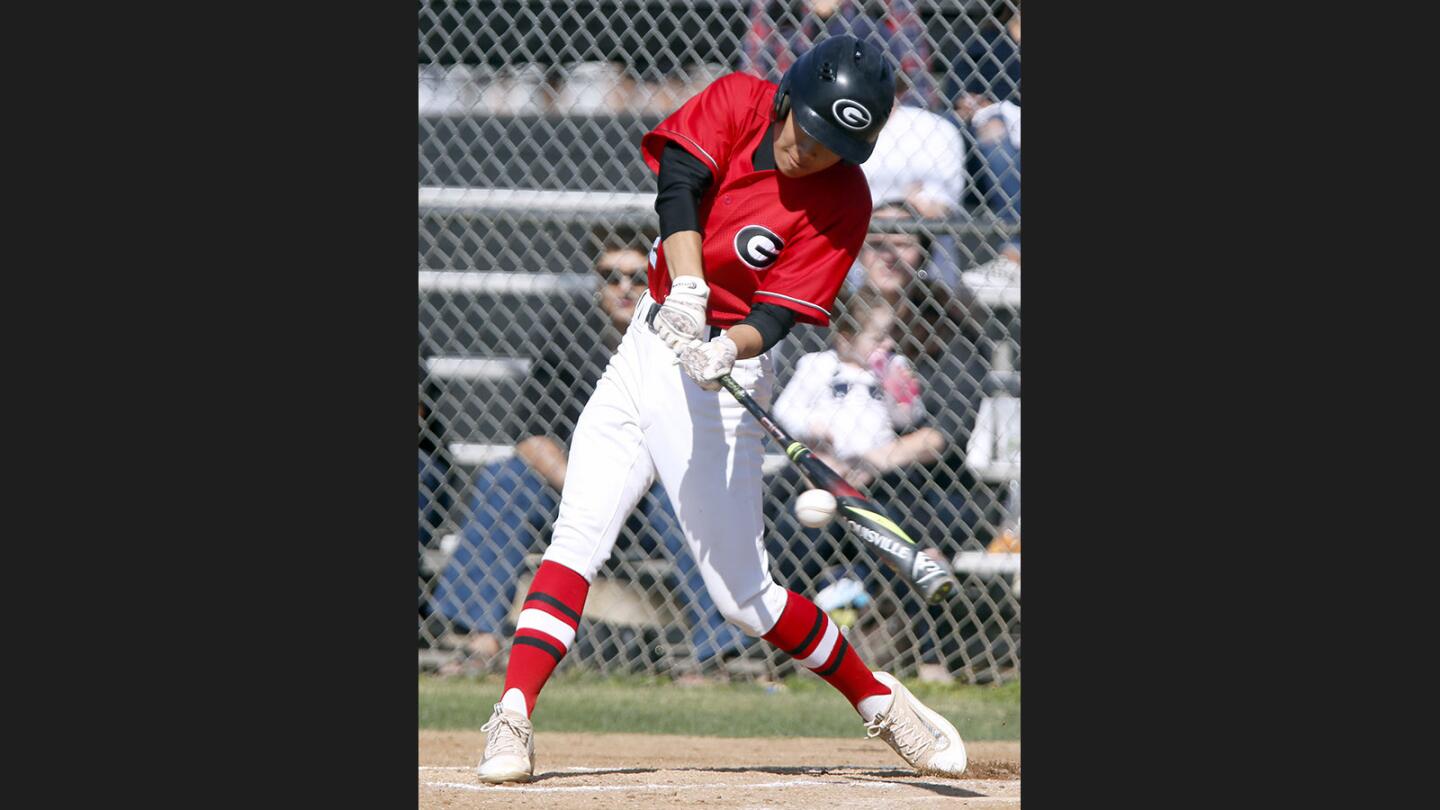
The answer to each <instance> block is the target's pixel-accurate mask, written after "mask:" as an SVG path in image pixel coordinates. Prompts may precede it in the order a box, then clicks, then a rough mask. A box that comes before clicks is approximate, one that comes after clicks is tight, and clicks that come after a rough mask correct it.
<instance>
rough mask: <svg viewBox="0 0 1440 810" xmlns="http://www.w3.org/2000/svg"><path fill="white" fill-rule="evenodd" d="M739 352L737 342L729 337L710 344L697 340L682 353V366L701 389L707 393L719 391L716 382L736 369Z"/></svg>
mask: <svg viewBox="0 0 1440 810" xmlns="http://www.w3.org/2000/svg"><path fill="white" fill-rule="evenodd" d="M737 351H738V349H737V348H736V347H735V341H733V340H731V339H730V338H729V336H728V335H721V336H720V337H717V338H715V339H714V340H712V341H710V342H709V343H702V342H700V341H698V340H697V341H695V342H693V343H691V344H690V346H689V348H687V349H685V350H684V351H682V352H681V353H680V365H681V366H682V367H684V369H685V373H686V374H687V375H689V377H690V379H692V380H694V381H695V382H697V383H699V384H700V387H701V388H704V389H705V390H706V391H719V390H720V383H718V382H716V380H717V379H719V378H720V377H723V376H725V375H726V374H729V373H730V369H732V368H734V367H735V353H736V352H737Z"/></svg>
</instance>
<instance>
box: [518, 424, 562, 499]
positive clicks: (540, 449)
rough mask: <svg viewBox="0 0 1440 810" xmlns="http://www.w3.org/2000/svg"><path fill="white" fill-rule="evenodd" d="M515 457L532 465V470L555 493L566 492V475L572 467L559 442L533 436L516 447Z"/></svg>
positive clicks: (547, 437)
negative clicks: (552, 488)
mask: <svg viewBox="0 0 1440 810" xmlns="http://www.w3.org/2000/svg"><path fill="white" fill-rule="evenodd" d="M515 455H517V456H519V457H520V459H521V460H522V461H524V462H525V463H526V464H528V465H530V469H532V470H534V471H535V472H536V473H538V474H539V475H540V477H541V478H544V479H545V483H547V484H549V485H550V486H552V487H554V488H555V491H557V492H561V491H564V489H565V473H566V472H567V471H568V470H569V467H570V465H569V462H568V460H567V459H566V458H565V450H564V448H562V447H561V446H560V443H559V442H557V441H555V440H554V439H552V438H550V437H549V436H531V437H530V438H528V439H522V440H521V441H520V442H519V443H518V444H516V445H515Z"/></svg>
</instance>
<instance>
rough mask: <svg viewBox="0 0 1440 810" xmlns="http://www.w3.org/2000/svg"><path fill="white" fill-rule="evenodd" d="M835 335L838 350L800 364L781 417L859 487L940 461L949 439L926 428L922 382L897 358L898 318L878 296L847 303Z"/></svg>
mask: <svg viewBox="0 0 1440 810" xmlns="http://www.w3.org/2000/svg"><path fill="white" fill-rule="evenodd" d="M840 309H841V313H840V314H839V315H838V317H837V319H836V320H835V321H834V323H833V325H832V327H831V338H832V343H833V346H834V348H832V349H831V350H829V351H824V352H815V353H812V354H807V355H805V356H804V357H801V358H800V360H799V361H798V363H797V364H796V368H795V374H794V376H792V377H791V378H790V381H789V382H788V383H787V384H786V386H785V388H784V390H782V391H781V392H780V396H779V397H778V398H777V399H776V401H775V408H774V416H775V419H776V421H778V422H779V423H780V424H781V426H783V427H784V428H785V429H786V430H787V431H788V432H789V433H790V434H791V435H792V436H794V437H795V438H796V439H798V440H799V441H802V442H804V443H805V444H806V445H808V446H809V447H810V449H811V450H812V451H814V452H815V454H816V455H817V456H818V457H819V458H820V459H821V460H823V461H824V462H826V463H827V464H829V465H830V466H831V467H832V468H834V469H835V471H836V472H839V473H840V474H841V475H843V476H845V478H846V480H848V481H850V483H851V484H854V485H855V486H857V487H864V486H866V485H868V484H869V483H870V482H871V481H873V480H874V479H875V478H876V477H877V476H878V475H881V474H884V473H886V472H889V471H890V470H893V469H896V468H898V467H905V466H909V465H911V464H926V463H930V462H933V461H935V460H936V459H938V458H939V455H940V451H941V449H943V448H944V446H945V438H944V437H943V436H941V435H940V433H939V432H938V431H936V430H935V429H934V428H931V427H921V426H919V425H920V424H921V423H922V422H923V421H924V420H925V406H924V402H923V401H922V400H921V399H920V382H919V380H918V379H917V378H916V377H915V374H914V372H913V371H911V369H910V363H909V361H908V360H906V359H905V357H904V356H902V355H897V354H895V352H894V349H895V342H894V340H893V339H892V338H891V328H892V326H893V321H894V317H895V313H894V311H893V310H892V309H891V308H890V306H889V305H888V304H886V303H885V302H884V300H883V299H882V298H881V297H880V295H879V294H878V293H875V292H873V291H866V292H863V293H859V294H855V295H852V296H850V297H849V298H848V299H846V300H845V302H844V304H843V305H842V307H841V308H840Z"/></svg>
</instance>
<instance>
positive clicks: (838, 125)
mask: <svg viewBox="0 0 1440 810" xmlns="http://www.w3.org/2000/svg"><path fill="white" fill-rule="evenodd" d="M894 103H895V71H894V70H892V69H891V67H890V63H889V62H888V61H886V59H885V54H884V53H883V52H882V51H881V50H880V48H879V47H878V46H876V45H875V44H873V43H870V42H861V41H860V40H858V39H856V38H855V37H852V36H850V35H849V34H845V35H842V36H834V37H830V38H829V39H827V40H825V41H823V42H821V43H820V44H818V45H816V46H815V47H813V48H811V49H810V50H808V51H806V52H805V54H804V55H803V56H801V57H800V58H799V59H796V60H795V64H793V65H791V66H790V69H789V70H787V71H785V75H784V76H783V77H781V79H780V89H779V91H777V92H776V93H775V110H774V113H775V119H776V120H777V121H783V120H784V119H785V114H786V113H788V112H790V111H791V110H794V111H795V123H796V124H797V125H799V127H800V128H801V129H803V130H805V133H806V134H807V135H809V136H810V137H812V138H814V139H815V140H817V141H819V142H820V143H822V144H824V145H825V147H826V148H827V149H829V150H830V151H832V152H834V153H836V154H838V155H839V156H840V157H842V158H844V159H845V160H848V161H850V162H851V163H864V162H865V160H866V159H867V158H869V157H870V153H871V152H872V151H874V149H875V139H876V138H878V137H880V128H881V127H883V126H885V120H886V119H887V118H889V117H890V107H891V105H893V104H894Z"/></svg>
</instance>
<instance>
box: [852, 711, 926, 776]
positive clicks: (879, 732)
mask: <svg viewBox="0 0 1440 810" xmlns="http://www.w3.org/2000/svg"><path fill="white" fill-rule="evenodd" d="M896 708H898V707H896ZM895 714H897V712H895V711H894V710H893V709H892V710H891V711H890V712H889V713H887V714H884V715H881V716H879V717H876V718H875V722H873V723H867V724H866V725H865V736H866V737H881V738H882V739H884V740H886V741H887V742H891V743H893V744H894V745H895V747H896V748H898V749H899V750H900V755H901V756H903V757H905V761H906V762H909V763H910V764H911V765H919V764H920V756H921V754H923V753H925V749H926V748H928V747H929V746H930V743H931V739H930V737H929V735H926V734H924V733H922V732H921V731H920V730H919V729H917V728H916V727H915V726H916V725H917V723H897V722H895V718H894V717H892V715H895ZM917 720H918V718H917ZM887 732H888V734H887ZM897 732H899V733H897Z"/></svg>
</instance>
